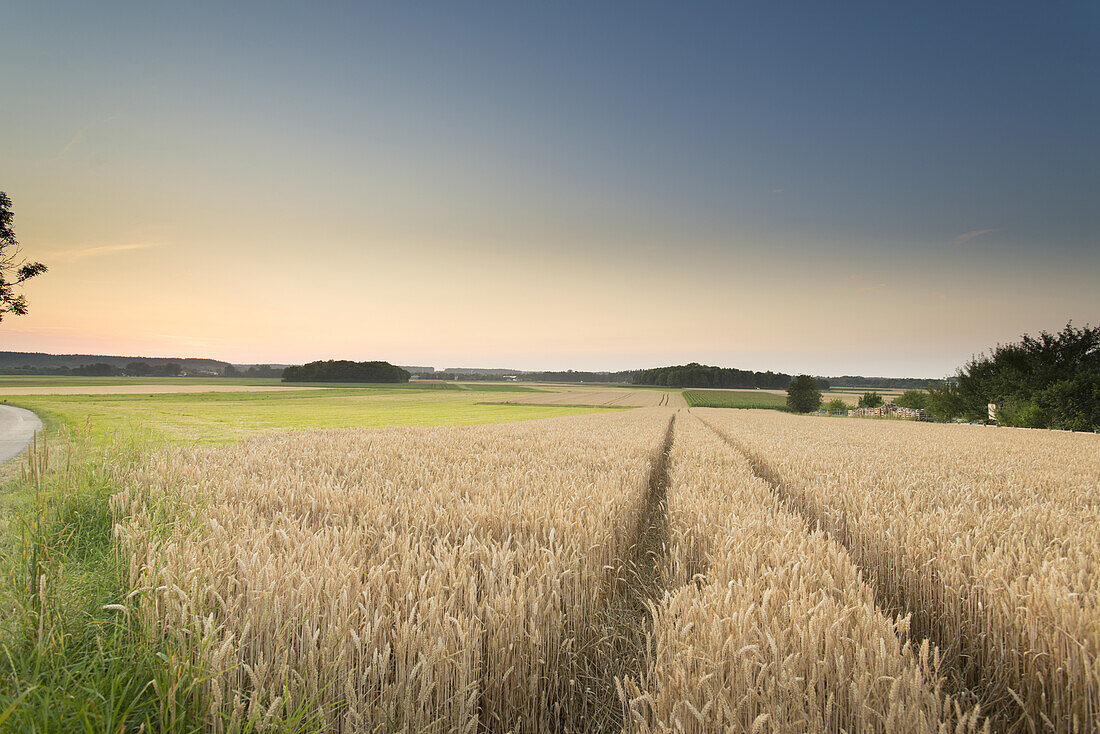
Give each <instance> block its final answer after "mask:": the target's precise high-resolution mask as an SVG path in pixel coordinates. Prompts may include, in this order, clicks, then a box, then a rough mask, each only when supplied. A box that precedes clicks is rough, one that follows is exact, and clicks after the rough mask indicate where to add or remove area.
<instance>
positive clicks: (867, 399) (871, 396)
mask: <svg viewBox="0 0 1100 734" xmlns="http://www.w3.org/2000/svg"><path fill="white" fill-rule="evenodd" d="M880 405H882V396H881V395H879V394H878V393H877V392H874V391H872V392H865V393H863V397H861V398H860V399H859V407H861V408H877V407H878V406H880Z"/></svg>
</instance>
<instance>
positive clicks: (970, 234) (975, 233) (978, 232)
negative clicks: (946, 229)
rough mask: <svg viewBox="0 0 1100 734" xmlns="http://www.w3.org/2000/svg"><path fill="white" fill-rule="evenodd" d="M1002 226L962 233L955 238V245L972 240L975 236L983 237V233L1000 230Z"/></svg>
mask: <svg viewBox="0 0 1100 734" xmlns="http://www.w3.org/2000/svg"><path fill="white" fill-rule="evenodd" d="M1000 231H1001V228H1000V227H993V228H992V229H976V230H974V231H973V232H963V233H962V234H961V235H959V236H958V237H956V238H955V246H956V247H958V246H959V245H961V244H963V243H964V242H966V241H967V240H972V239H974V238H975V237H981V236H982V235H983V234H990V233H992V232H1000Z"/></svg>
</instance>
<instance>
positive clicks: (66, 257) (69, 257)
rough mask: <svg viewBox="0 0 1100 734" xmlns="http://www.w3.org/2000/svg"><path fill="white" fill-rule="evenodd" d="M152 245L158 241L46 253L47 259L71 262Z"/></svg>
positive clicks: (143, 248)
mask: <svg viewBox="0 0 1100 734" xmlns="http://www.w3.org/2000/svg"><path fill="white" fill-rule="evenodd" d="M153 247H160V243H158V242H138V243H134V244H132V245H101V246H99V247H84V248H81V249H79V250H62V251H60V252H55V253H53V254H52V255H47V256H46V257H47V258H48V259H51V260H54V261H55V262H65V263H71V262H76V261H77V260H83V259H84V258H87V257H99V256H100V255H113V254H114V253H116V252H129V251H131V250H148V249H151V248H153Z"/></svg>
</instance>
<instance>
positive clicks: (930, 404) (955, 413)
mask: <svg viewBox="0 0 1100 734" xmlns="http://www.w3.org/2000/svg"><path fill="white" fill-rule="evenodd" d="M925 410H926V411H928V415H930V416H931V417H932V418H935V419H936V420H941V421H950V420H954V419H955V418H958V417H959V416H961V415H962V413H963V403H962V398H961V397H960V396H959V387H958V385H956V384H955V383H954V382H950V381H946V380H945V381H944V382H932V383H929V384H928V399H927V405H926V407H925Z"/></svg>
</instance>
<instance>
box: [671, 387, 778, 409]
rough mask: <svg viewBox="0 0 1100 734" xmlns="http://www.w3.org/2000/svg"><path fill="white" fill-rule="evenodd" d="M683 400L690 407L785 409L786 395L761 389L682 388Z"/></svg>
mask: <svg viewBox="0 0 1100 734" xmlns="http://www.w3.org/2000/svg"><path fill="white" fill-rule="evenodd" d="M684 400H686V401H687V404H688V406H689V407H692V408H771V409H775V410H786V409H787V398H786V396H784V395H776V394H775V393H770V392H763V391H762V390H684Z"/></svg>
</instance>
